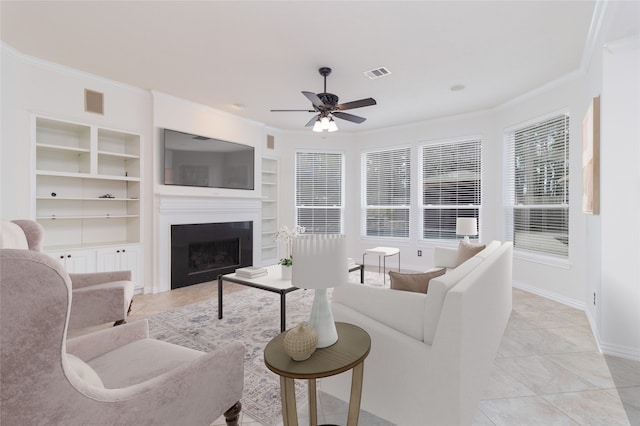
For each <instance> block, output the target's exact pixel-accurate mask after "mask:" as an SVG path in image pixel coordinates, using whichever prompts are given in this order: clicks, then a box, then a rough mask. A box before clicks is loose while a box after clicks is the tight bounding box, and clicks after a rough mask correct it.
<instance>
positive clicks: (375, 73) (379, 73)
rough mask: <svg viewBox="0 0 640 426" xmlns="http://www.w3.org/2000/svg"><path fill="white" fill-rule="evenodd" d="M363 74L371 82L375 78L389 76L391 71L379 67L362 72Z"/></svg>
mask: <svg viewBox="0 0 640 426" xmlns="http://www.w3.org/2000/svg"><path fill="white" fill-rule="evenodd" d="M363 74H364V75H366V76H367V77H369V78H370V79H371V80H373V79H376V78H380V77H384V76H385V75H389V74H391V71H389V70H388V69H387V68H386V67H380V68H374V69H372V70H369V71H365V72H363Z"/></svg>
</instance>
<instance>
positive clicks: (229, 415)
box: [224, 401, 242, 426]
mask: <svg viewBox="0 0 640 426" xmlns="http://www.w3.org/2000/svg"><path fill="white" fill-rule="evenodd" d="M241 410H242V404H241V403H240V401H238V402H236V403H235V404H233V406H232V407H231V408H229V409H228V410H227V411H225V412H224V419H225V421H226V422H227V426H238V420H239V419H240V411H241Z"/></svg>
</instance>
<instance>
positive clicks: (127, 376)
mask: <svg viewBox="0 0 640 426" xmlns="http://www.w3.org/2000/svg"><path fill="white" fill-rule="evenodd" d="M202 355H204V353H203V352H200V351H196V350H193V349H189V348H185V347H184V346H178V345H173V344H171V343H166V342H162V341H160V340H155V339H149V338H147V339H141V340H138V341H136V342H133V343H129V344H127V345H124V346H122V347H120V348H117V349H115V350H112V351H110V352H108V353H106V354H104V355H101V356H99V357H97V358H94V359H92V360H89V361H88V364H89V365H90V366H91V367H92V368H93V369H94V370H95V371H96V372H98V374H100V377H102V378H103V382H104V386H105V387H106V388H107V389H118V388H124V387H127V386H132V385H136V384H138V383H142V382H144V381H146V380H149V379H151V378H154V377H156V376H160V375H162V374H164V373H166V372H167V371H170V370H172V369H174V368H178V367H180V366H182V365H186V364H188V363H189V362H191V361H192V360H195V359H196V358H199V357H201V356H202Z"/></svg>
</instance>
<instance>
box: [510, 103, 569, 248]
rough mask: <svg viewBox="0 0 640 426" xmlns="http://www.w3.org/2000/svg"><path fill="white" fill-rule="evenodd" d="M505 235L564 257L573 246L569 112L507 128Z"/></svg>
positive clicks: (525, 245) (518, 245)
mask: <svg viewBox="0 0 640 426" xmlns="http://www.w3.org/2000/svg"><path fill="white" fill-rule="evenodd" d="M505 148H506V152H505V161H506V164H505V173H506V177H505V179H506V183H505V212H506V220H505V223H506V236H507V238H508V239H510V240H511V241H513V245H514V247H515V248H516V249H520V250H526V251H530V252H534V253H541V254H547V255H555V256H562V257H566V256H567V255H568V251H569V116H568V115H567V114H563V115H559V116H555V117H553V118H550V119H547V120H545V121H542V122H538V123H536V124H533V125H529V126H526V127H522V128H518V129H515V130H511V131H508V132H507V134H506V146H505Z"/></svg>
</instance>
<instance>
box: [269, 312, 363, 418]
mask: <svg viewBox="0 0 640 426" xmlns="http://www.w3.org/2000/svg"><path fill="white" fill-rule="evenodd" d="M336 330H337V331H338V341H337V342H336V343H334V344H333V345H331V346H329V347H327V348H322V349H316V351H315V352H314V353H313V354H312V355H311V357H310V358H309V359H306V360H304V361H294V360H293V359H291V357H290V356H289V355H287V354H286V352H285V351H284V336H285V334H286V332H284V333H281V334H279V335H278V336H276V337H275V338H274V339H273V340H271V341H270V342H269V343H268V344H267V346H266V348H265V349H264V363H265V365H266V366H267V368H268V369H269V370H271V371H273V372H274V373H276V374H277V375H279V376H280V397H281V399H282V419H283V422H284V426H297V425H298V415H297V411H296V394H295V386H294V379H307V380H308V381H309V418H310V422H311V426H317V424H318V406H317V400H316V379H319V378H322V377H329V376H333V375H335V374H339V373H342V372H344V371H348V370H351V369H353V375H352V377H351V395H350V397H349V415H348V418H347V426H357V424H358V416H359V415H360V397H361V395H362V375H363V372H364V359H365V358H366V357H367V355H369V350H370V349H371V337H369V334H368V333H367V332H366V331H364V330H363V329H361V328H360V327H357V326H355V325H353V324H347V323H344V322H336Z"/></svg>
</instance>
